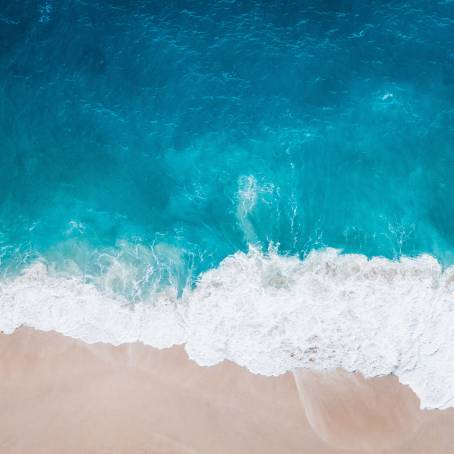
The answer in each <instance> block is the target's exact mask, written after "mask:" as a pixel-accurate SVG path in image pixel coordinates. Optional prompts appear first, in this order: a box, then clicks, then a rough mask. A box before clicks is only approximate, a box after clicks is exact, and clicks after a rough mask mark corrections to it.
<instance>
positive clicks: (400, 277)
mask: <svg viewBox="0 0 454 454" xmlns="http://www.w3.org/2000/svg"><path fill="white" fill-rule="evenodd" d="M21 325H27V326H33V327H35V328H37V329H41V330H55V331H58V332H61V333H63V334H66V335H68V336H72V337H76V338H80V339H83V340H84V341H86V342H98V341H101V342H109V343H112V344H120V343H125V342H133V341H141V342H143V343H145V344H149V345H152V346H154V347H158V348H164V347H168V346H171V345H173V344H182V343H185V344H186V350H187V352H188V354H189V356H190V357H191V358H192V359H193V360H195V361H196V362H198V363H199V364H202V365H212V364H216V363H218V362H220V361H222V360H223V359H230V360H232V361H235V362H236V363H238V364H240V365H243V366H246V367H247V368H249V369H250V370H251V371H252V372H254V373H260V374H265V375H277V374H281V373H283V372H285V371H287V370H291V369H293V368H296V367H306V368H315V369H332V368H336V367H341V368H344V369H346V370H348V371H360V372H362V373H363V374H364V375H365V376H367V377H370V376H377V375H384V374H389V373H394V374H395V375H397V376H398V377H399V379H400V381H401V382H403V383H406V384H408V385H410V386H411V388H412V389H413V390H414V391H415V392H416V393H417V395H418V396H419V397H420V399H421V406H422V407H423V408H447V407H452V406H454V267H450V268H448V269H445V270H444V271H443V270H442V267H441V266H440V264H439V263H438V262H437V261H436V260H435V259H434V258H432V257H431V256H428V255H423V256H420V257H418V258H415V259H410V258H403V259H401V260H400V261H390V260H387V259H384V258H374V259H372V260H368V259H367V258H366V257H364V256H362V255H356V254H352V255H343V254H339V253H338V252H336V251H335V250H332V249H327V250H324V251H319V252H313V253H311V254H310V255H309V256H308V257H306V259H304V260H299V259H298V258H296V257H282V256H279V255H277V254H275V253H270V254H268V255H264V254H262V253H260V252H258V251H256V250H254V249H251V251H250V252H249V253H248V254H244V253H240V252H238V253H236V254H234V255H233V256H231V257H228V258H226V259H225V260H224V261H223V262H222V263H221V264H220V266H219V267H218V268H216V269H212V270H210V271H208V272H206V273H204V274H203V275H202V276H201V278H200V280H199V282H198V283H197V285H196V287H195V288H194V289H192V290H191V289H187V290H186V291H185V292H184V294H183V296H182V298H180V299H178V298H177V297H176V295H175V292H173V291H171V290H168V291H164V292H161V293H158V294H156V295H155V296H154V297H153V300H152V301H146V302H141V303H136V304H134V305H131V304H128V303H127V301H126V300H125V299H122V298H121V297H119V296H115V295H114V294H113V293H109V292H108V291H106V290H105V289H103V290H100V289H99V287H96V286H94V285H92V284H87V283H84V282H83V281H82V280H79V279H78V278H74V277H73V278H70V277H63V276H61V275H58V274H55V273H54V272H51V271H49V270H48V269H47V267H46V265H45V264H44V263H35V264H34V265H33V266H31V267H30V268H28V269H27V270H26V271H25V272H24V273H23V274H22V275H21V276H19V277H16V278H14V279H10V280H5V281H3V282H1V283H0V329H1V330H2V331H4V332H7V333H11V332H12V331H13V330H14V329H16V328H17V327H19V326H21Z"/></svg>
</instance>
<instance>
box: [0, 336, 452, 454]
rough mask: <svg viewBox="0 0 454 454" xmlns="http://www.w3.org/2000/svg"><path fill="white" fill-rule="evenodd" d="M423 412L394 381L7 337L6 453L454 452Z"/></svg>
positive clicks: (0, 382)
mask: <svg viewBox="0 0 454 454" xmlns="http://www.w3.org/2000/svg"><path fill="white" fill-rule="evenodd" d="M298 390H299V393H298ZM418 405H419V402H418V399H417V398H416V396H415V395H414V394H413V393H412V392H411V391H410V390H409V389H408V388H407V387H404V386H402V385H400V384H399V383H398V382H397V380H396V379H395V378H394V377H385V378H380V379H374V380H367V381H366V380H364V379H362V378H361V377H359V376H356V375H353V374H347V373H344V372H335V373H329V374H318V373H317V374H315V373H310V372H307V371H298V372H296V373H295V374H294V375H293V376H292V375H291V374H286V375H283V376H281V377H276V378H271V377H260V376H256V375H253V374H251V373H249V372H248V371H247V370H245V369H243V368H241V367H239V366H237V365H235V364H232V363H228V362H225V363H223V364H220V365H218V366H215V367H210V368H203V367H200V366H198V365H196V364H195V363H193V362H192V361H190V360H188V359H187V357H186V354H185V352H184V350H183V349H182V348H181V347H179V348H172V349H167V350H156V349H153V348H150V347H145V346H143V345H140V344H132V345H125V346H121V347H112V346H109V345H103V344H96V345H87V344H84V343H82V342H80V341H76V340H73V339H70V338H67V337H63V336H61V335H59V334H56V333H42V332H37V331H34V330H31V329H20V330H18V331H17V332H16V333H14V334H13V335H11V336H5V335H0V453H1V454H3V453H5V454H6V453H7V454H15V453H26V454H29V453H30V454H35V453H36V454H38V453H45V454H52V453H58V454H66V453H78V454H79V453H83V454H85V453H86V454H92V453H93V454H95V453H96V454H98V453H99V454H101V453H102V454H108V453H109V454H110V453H112V454H139V453H140V454H151V453H156V454H157V453H159V454H164V453H166V454H177V453H178V454H183V453H184V454H190V453H191V454H194V453H203V454H205V453H206V454H217V453H220V454H222V453H229V454H236V453H247V454H255V453H257V454H258V453H260V454H266V453H277V454H285V453H305V454H306V453H307V454H335V453H352V454H353V453H358V454H359V453H368V452H383V453H387V454H391V453H392V454H406V453H408V454H410V453H412V454H417V453H418V454H432V453H442V454H451V453H454V411H443V412H440V411H435V412H434V411H431V412H422V411H420V410H419V408H418ZM303 407H304V408H303ZM334 446H335V447H334ZM340 448H342V449H340Z"/></svg>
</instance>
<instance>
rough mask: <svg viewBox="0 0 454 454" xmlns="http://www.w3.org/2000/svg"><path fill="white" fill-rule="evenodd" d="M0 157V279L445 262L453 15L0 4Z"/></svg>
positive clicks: (451, 168) (338, 4)
mask: <svg viewBox="0 0 454 454" xmlns="http://www.w3.org/2000/svg"><path fill="white" fill-rule="evenodd" d="M0 147H1V148H0V250H1V253H0V254H1V258H0V268H1V270H2V273H8V272H17V271H18V270H20V269H21V268H22V267H23V266H25V265H26V264H28V263H30V262H32V261H33V260H35V259H36V258H39V257H41V258H44V259H45V260H46V261H47V262H48V263H49V264H51V265H52V266H55V267H56V268H61V269H66V270H72V269H73V268H71V266H73V265H74V264H75V265H76V267H77V268H78V269H81V270H83V272H84V273H87V276H91V275H97V274H100V273H103V272H104V271H105V269H107V268H109V266H111V264H112V261H113V260H114V259H115V258H119V259H121V260H122V261H123V262H125V263H127V264H128V266H131V267H133V268H134V267H135V268H137V269H138V270H140V271H138V275H140V276H141V278H140V279H138V280H139V281H140V282H141V285H142V284H143V285H144V286H150V285H151V286H153V285H161V284H165V283H168V282H169V281H171V282H175V281H176V282H178V285H180V286H183V285H184V284H185V283H186V282H188V281H189V282H193V281H194V279H195V278H196V277H197V275H198V274H199V273H200V272H202V271H204V270H207V269H209V268H211V267H213V266H216V265H217V264H218V263H219V262H220V261H221V260H222V259H223V258H225V257H226V256H227V255H229V254H232V253H235V252H236V251H238V250H246V249H247V247H248V244H255V245H257V246H258V247H261V248H262V249H263V250H267V249H268V247H269V246H270V244H272V245H274V246H275V247H277V249H278V251H279V252H280V253H282V254H291V255H299V256H301V257H304V255H305V254H306V253H307V252H309V251H310V250H311V249H314V248H322V247H326V246H330V247H336V248H340V249H342V250H344V251H346V252H355V253H364V254H367V255H369V256H375V255H384V256H386V257H390V258H397V257H399V256H401V255H410V256H414V255H417V254H420V253H430V254H433V255H435V256H436V257H437V258H438V259H440V260H441V261H442V262H443V263H453V262H454V256H453V255H452V252H453V250H454V249H453V246H454V184H453V180H454V2H452V1H449V0H444V1H438V2H437V1H434V2H428V1H419V0H413V1H408V2H403V1H327V0H324V1H321V0H318V1H297V0H294V1H291V0H287V1H286V0H281V1H269V0H268V1H265V0H263V1H235V0H224V1H221V0H217V1H210V2H208V1H200V0H191V1H183V0H180V1H177V0H174V1H170V0H169V1H152V0H150V1H126V0H115V1H113V0H103V1H76V0H59V1H47V2H43V1H31V0H23V1H21V2H19V1H13V0H1V1H0ZM120 290H121V289H120ZM123 290H124V288H123Z"/></svg>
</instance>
